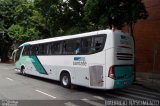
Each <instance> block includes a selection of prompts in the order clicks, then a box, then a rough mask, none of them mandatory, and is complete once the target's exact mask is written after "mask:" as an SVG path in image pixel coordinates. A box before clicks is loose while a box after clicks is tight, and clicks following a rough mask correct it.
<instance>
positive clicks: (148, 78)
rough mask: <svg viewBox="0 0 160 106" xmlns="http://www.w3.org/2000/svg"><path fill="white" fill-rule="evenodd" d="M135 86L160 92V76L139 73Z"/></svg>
mask: <svg viewBox="0 0 160 106" xmlns="http://www.w3.org/2000/svg"><path fill="white" fill-rule="evenodd" d="M134 84H135V85H140V86H143V87H146V88H149V89H152V90H155V91H158V92H160V74H150V73H140V72H137V73H136V81H135V82H134Z"/></svg>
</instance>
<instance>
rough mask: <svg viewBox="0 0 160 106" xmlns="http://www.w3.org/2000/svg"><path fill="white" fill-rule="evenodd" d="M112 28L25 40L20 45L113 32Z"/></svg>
mask: <svg viewBox="0 0 160 106" xmlns="http://www.w3.org/2000/svg"><path fill="white" fill-rule="evenodd" d="M111 31H112V30H110V29H107V30H99V31H93V32H87V33H81V34H74V35H66V36H59V37H53V38H47V39H41V40H35V41H29V42H25V43H23V44H22V45H20V46H24V45H34V44H41V43H49V42H52V41H60V40H66V39H73V38H79V37H85V36H86V37H87V36H91V35H97V34H98V33H100V34H102V33H104V34H105V33H107V32H111Z"/></svg>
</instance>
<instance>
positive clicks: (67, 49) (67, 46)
mask: <svg viewBox="0 0 160 106" xmlns="http://www.w3.org/2000/svg"><path fill="white" fill-rule="evenodd" d="M74 50H75V41H74V40H66V41H64V42H63V54H66V55H73V54H74Z"/></svg>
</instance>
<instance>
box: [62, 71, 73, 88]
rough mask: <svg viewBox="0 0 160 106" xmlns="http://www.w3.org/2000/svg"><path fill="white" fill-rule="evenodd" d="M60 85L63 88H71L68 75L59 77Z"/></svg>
mask: <svg viewBox="0 0 160 106" xmlns="http://www.w3.org/2000/svg"><path fill="white" fill-rule="evenodd" d="M60 81H61V85H62V86H63V87H65V88H70V87H71V78H70V75H69V73H62V75H61V80H60Z"/></svg>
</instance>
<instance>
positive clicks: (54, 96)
mask: <svg viewBox="0 0 160 106" xmlns="http://www.w3.org/2000/svg"><path fill="white" fill-rule="evenodd" d="M36 91H37V92H39V93H42V94H44V95H46V96H49V97H51V98H54V99H55V98H56V97H55V96H52V95H50V94H47V93H45V92H42V91H40V90H36Z"/></svg>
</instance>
